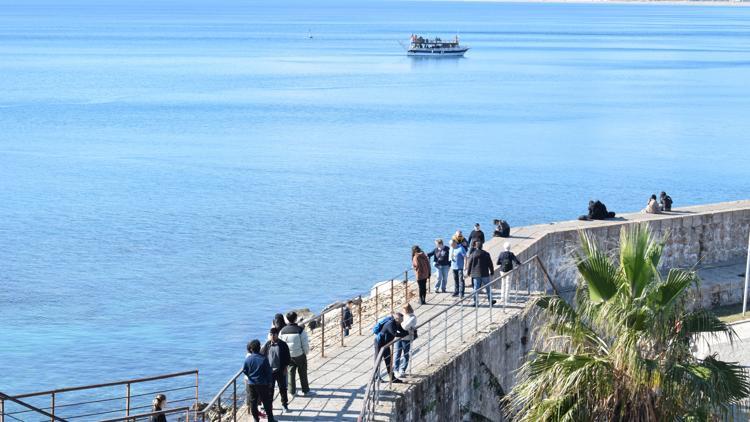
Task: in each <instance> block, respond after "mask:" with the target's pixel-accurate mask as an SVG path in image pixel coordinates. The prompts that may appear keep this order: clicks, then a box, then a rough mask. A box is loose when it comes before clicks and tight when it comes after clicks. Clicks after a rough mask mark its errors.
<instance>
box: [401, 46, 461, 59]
mask: <svg viewBox="0 0 750 422" xmlns="http://www.w3.org/2000/svg"><path fill="white" fill-rule="evenodd" d="M468 50H469V49H468V48H433V49H427V48H420V49H410V50H407V52H406V55H407V56H412V57H461V56H463V55H464V53H466V51H468Z"/></svg>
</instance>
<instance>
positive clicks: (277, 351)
mask: <svg viewBox="0 0 750 422" xmlns="http://www.w3.org/2000/svg"><path fill="white" fill-rule="evenodd" d="M268 335H269V338H270V340H268V341H267V342H266V344H264V345H263V348H261V349H260V354H261V355H263V356H265V357H266V358H267V359H268V363H269V364H270V365H271V371H272V372H273V383H272V384H271V397H273V389H274V385H275V384H278V386H279V396H281V406H282V407H283V408H284V411H285V412H289V407H288V406H289V396H288V394H287V388H286V387H287V381H286V375H287V367H288V366H289V362H291V361H292V356H291V355H290V354H289V346H287V344H286V343H285V342H284V341H283V340H281V339H279V330H278V329H277V328H276V327H274V328H271V330H270V331H269V333H268Z"/></svg>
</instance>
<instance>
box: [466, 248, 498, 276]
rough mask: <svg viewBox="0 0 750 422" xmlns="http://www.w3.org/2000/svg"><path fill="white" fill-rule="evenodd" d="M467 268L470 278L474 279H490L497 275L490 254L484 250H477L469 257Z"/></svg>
mask: <svg viewBox="0 0 750 422" xmlns="http://www.w3.org/2000/svg"><path fill="white" fill-rule="evenodd" d="M466 268H467V271H469V276H470V277H473V278H479V277H489V276H490V275H492V274H495V267H494V266H493V265H492V258H491V257H490V254H489V252H487V251H485V250H482V249H477V250H475V251H474V252H473V253H472V254H471V255H469V262H468V265H467V266H466Z"/></svg>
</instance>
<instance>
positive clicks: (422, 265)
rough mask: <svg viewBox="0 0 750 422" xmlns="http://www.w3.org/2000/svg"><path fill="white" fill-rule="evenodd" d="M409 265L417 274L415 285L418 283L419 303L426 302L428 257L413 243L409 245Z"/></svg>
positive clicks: (428, 273) (428, 275) (428, 274)
mask: <svg viewBox="0 0 750 422" xmlns="http://www.w3.org/2000/svg"><path fill="white" fill-rule="evenodd" d="M411 265H412V267H414V272H415V273H416V274H417V285H419V303H421V304H422V305H424V304H425V303H427V280H428V279H429V278H430V275H431V274H430V259H429V258H427V255H425V253H424V252H422V249H421V248H420V247H419V246H417V245H414V246H412V247H411Z"/></svg>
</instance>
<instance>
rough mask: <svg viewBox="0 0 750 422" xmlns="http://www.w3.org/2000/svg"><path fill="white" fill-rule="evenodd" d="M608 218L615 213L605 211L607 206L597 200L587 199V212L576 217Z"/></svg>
mask: <svg viewBox="0 0 750 422" xmlns="http://www.w3.org/2000/svg"><path fill="white" fill-rule="evenodd" d="M608 218H615V213H614V212H612V211H607V206H606V205H604V203H602V201H599V200H598V199H597V200H596V201H593V200H592V201H589V213H588V214H587V215H582V216H580V217H578V219H579V220H606V219H608Z"/></svg>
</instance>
